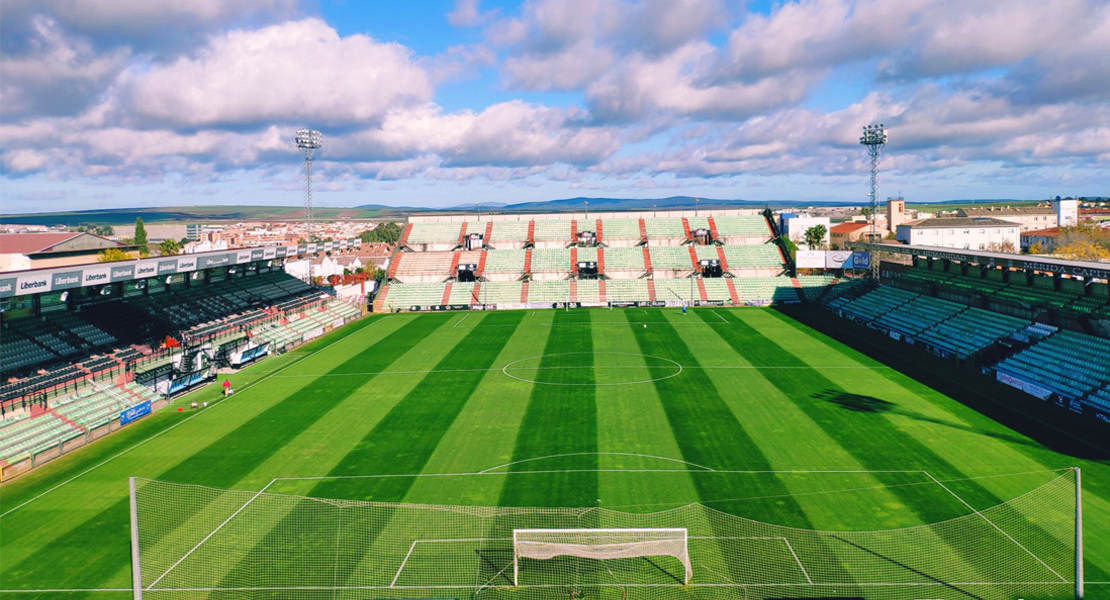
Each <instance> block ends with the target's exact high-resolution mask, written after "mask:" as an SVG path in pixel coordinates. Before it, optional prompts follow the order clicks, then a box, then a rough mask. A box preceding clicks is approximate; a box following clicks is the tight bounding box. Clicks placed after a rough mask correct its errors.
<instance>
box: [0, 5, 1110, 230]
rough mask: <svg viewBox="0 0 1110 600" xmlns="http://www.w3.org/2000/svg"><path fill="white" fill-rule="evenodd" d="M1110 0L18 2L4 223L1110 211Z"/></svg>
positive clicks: (6, 127) (4, 70)
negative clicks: (875, 159) (876, 129)
mask: <svg viewBox="0 0 1110 600" xmlns="http://www.w3.org/2000/svg"><path fill="white" fill-rule="evenodd" d="M1108 57H1110V3H1107V2H1105V1H1103V0H1062V1H1061V2H1054V3H1045V2H1043V1H1040V0H979V1H977V2H972V3H969V2H965V1H960V0H869V1H868V0H863V1H858V0H800V1H797V2H767V1H758V2H755V1H753V2H742V1H731V2H730V1H725V0H530V1H526V2H510V1H505V0H502V1H497V2H494V1H490V0H433V1H424V2H410V3H393V2H383V1H374V2H369V1H367V2H363V1H354V0H347V1H319V2H315V1H308V2H303V1H301V0H250V1H244V2H227V1H221V0H191V1H190V2H180V1H178V0H111V1H108V0H96V1H89V2H82V3H78V4H72V3H70V2H68V1H67V0H34V1H33V0H10V1H8V2H5V3H4V4H3V5H0V204H2V206H0V212H4V213H14V212H32V211H44V210H72V209H88V208H102V207H132V206H152V205H162V206H169V205H182V204H186V205H188V204H285V205H296V204H299V203H300V202H301V186H300V181H299V179H298V178H299V175H300V161H299V156H298V154H297V153H296V150H295V148H294V147H293V143H292V138H293V134H294V132H295V130H296V129H297V128H298V127H300V126H305V125H307V126H311V127H315V128H318V129H320V130H322V131H323V132H324V134H325V142H324V148H323V150H322V151H321V152H320V154H319V158H318V160H317V163H316V173H317V175H318V177H317V187H316V190H317V193H316V198H317V203H318V204H321V205H328V206H354V205H360V204H387V205H432V206H450V205H456V204H461V203H466V202H478V201H482V202H517V201H532V200H545V199H554V198H561V197H570V196H615V197H642V198H651V197H665V196H672V195H692V196H702V197H712V198H746V199H754V200H770V199H802V200H814V201H860V200H862V199H863V198H864V197H865V195H866V192H867V187H866V163H865V156H864V153H863V151H862V150H861V149H860V147H859V146H858V144H857V143H856V139H857V138H858V135H859V133H858V132H859V129H860V127H862V126H863V125H866V124H868V123H871V122H883V123H886V124H887V126H888V128H889V129H890V144H889V145H888V147H887V151H886V154H885V157H884V163H883V165H884V176H883V182H884V188H883V191H884V195H891V194H894V193H897V192H899V191H900V192H901V193H902V194H903V195H905V196H906V198H907V199H909V200H911V201H915V200H920V201H934V200H946V199H954V198H1044V197H1049V196H1055V195H1072V194H1080V195H1107V194H1110V168H1108V167H1110V85H1107V84H1106V82H1107V81H1110V58H1108Z"/></svg>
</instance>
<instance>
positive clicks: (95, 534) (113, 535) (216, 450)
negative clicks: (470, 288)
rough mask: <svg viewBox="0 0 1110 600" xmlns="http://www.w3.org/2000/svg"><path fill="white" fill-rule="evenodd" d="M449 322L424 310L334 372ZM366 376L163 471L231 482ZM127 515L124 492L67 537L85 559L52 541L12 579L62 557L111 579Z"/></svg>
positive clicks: (258, 419)
mask: <svg viewBox="0 0 1110 600" xmlns="http://www.w3.org/2000/svg"><path fill="white" fill-rule="evenodd" d="M446 321H447V317H446V316H445V315H428V316H423V317H419V318H417V319H415V320H413V321H412V322H410V323H408V324H406V325H404V326H403V327H401V328H400V329H398V330H397V332H396V333H395V334H394V336H392V337H390V338H386V339H383V340H381V341H379V342H377V343H376V344H374V345H372V346H370V347H369V348H367V349H365V350H364V351H362V352H361V353H359V354H357V355H355V356H353V357H351V358H350V359H348V360H347V361H346V362H344V363H342V364H340V365H338V366H337V367H336V368H335V369H333V370H332V371H331V373H335V374H341V373H360V372H364V371H380V370H382V369H384V368H385V367H387V366H389V364H391V363H392V362H393V361H395V360H396V359H397V358H398V357H399V356H401V355H402V354H403V353H404V351H405V350H407V349H408V348H409V347H411V346H414V345H416V344H417V343H419V341H420V340H422V339H424V337H425V336H426V335H428V334H429V333H431V332H432V331H434V330H435V329H436V328H438V327H440V326H441V325H443V324H444V323H445V322H446ZM366 380H367V376H365V375H357V374H356V375H351V376H349V377H326V378H320V379H317V380H314V381H312V382H311V383H310V384H308V385H307V386H305V387H304V388H302V389H301V390H299V391H298V392H297V393H295V394H293V395H292V396H290V397H288V398H285V399H283V400H282V401H280V402H278V403H277V404H274V405H273V406H271V407H270V408H268V409H266V410H265V411H263V412H262V413H260V414H258V415H257V416H255V417H254V418H252V419H250V420H249V421H247V422H245V423H243V424H242V425H240V426H239V427H238V428H236V429H234V430H232V431H231V432H229V433H227V434H226V435H224V436H223V437H221V438H219V439H218V440H216V441H214V442H213V443H212V444H209V445H208V446H207V447H206V448H204V449H203V450H201V451H200V452H197V453H196V454H193V455H192V456H190V457H189V458H188V459H186V460H184V461H182V462H181V463H179V464H178V465H176V466H174V467H172V468H171V469H169V470H167V471H165V472H164V473H162V474H161V475H160V476H159V477H160V479H164V480H166V481H180V482H185V483H200V484H203V485H208V486H211V487H230V486H232V485H234V484H235V482H236V481H238V480H239V479H240V478H241V477H243V476H244V475H246V474H247V473H250V472H251V470H253V469H254V468H255V467H256V466H258V465H259V464H261V463H262V462H263V461H265V460H266V459H267V458H269V457H270V456H271V455H273V454H274V453H276V452H278V451H280V450H281V448H282V447H283V446H285V444H286V443H288V442H289V441H290V440H292V439H293V438H295V437H296V436H297V435H299V434H300V433H301V432H303V431H304V430H305V429H307V428H308V427H309V426H310V425H312V423H314V422H316V420H317V419H319V418H321V417H322V416H323V415H324V414H325V413H326V412H327V411H328V410H330V409H332V408H334V407H335V406H337V405H338V404H339V402H340V401H341V400H342V399H343V398H345V397H346V396H347V395H350V394H351V393H353V392H354V391H355V390H356V389H358V387H359V386H360V385H362V384H363V383H365V381H366ZM127 515H128V500H127V498H124V499H122V500H120V501H118V502H116V503H115V504H113V505H112V506H110V507H108V508H106V509H105V510H103V511H102V512H100V513H99V514H97V515H95V516H94V517H92V518H90V519H88V520H87V521H85V522H84V523H83V524H82V525H80V526H78V527H77V528H75V529H74V530H73V531H72V532H71V533H70V534H69V535H68V536H67V538H66V544H65V545H66V547H67V548H69V549H72V548H74V547H79V548H82V550H83V552H82V558H83V560H80V561H77V560H71V559H62V560H57V558H58V557H57V553H58V549H57V548H55V547H54V546H53V545H51V546H46V547H43V548H42V549H40V550H39V551H38V552H36V553H35V554H32V555H31V556H29V557H28V558H27V559H25V560H24V561H22V562H21V563H20V564H19V565H17V566H16V567H15V568H13V569H12V570H10V571H9V572H8V575H7V577H8V578H9V579H8V581H9V582H10V581H12V580H16V581H18V580H19V578H20V577H21V576H22V575H27V574H30V573H33V572H35V569H36V568H38V569H41V566H42V565H43V564H47V563H48V562H49V561H53V562H54V563H56V566H55V567H54V568H55V569H56V570H58V569H60V570H64V571H65V573H64V576H65V577H66V578H67V579H69V578H74V579H77V580H80V579H81V578H82V577H98V580H97V582H96V584H95V585H97V586H99V585H104V584H105V582H106V581H109V580H110V577H111V576H112V575H114V573H115V569H114V568H113V565H120V564H127V563H128V562H129V560H130V559H129V554H128V553H129V549H128V547H127V543H126V540H127V539H128V533H127V531H128V528H129V519H128V517H127ZM163 533H168V532H163ZM105 540H118V543H105ZM67 558H68V557H67ZM71 580H72V579H71ZM29 585H37V583H29Z"/></svg>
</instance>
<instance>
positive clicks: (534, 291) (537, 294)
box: [528, 280, 570, 302]
mask: <svg viewBox="0 0 1110 600" xmlns="http://www.w3.org/2000/svg"><path fill="white" fill-rule="evenodd" d="M528 301H529V302H569V301H570V282H569V281H550V280H549V281H532V282H530V283H529V284H528Z"/></svg>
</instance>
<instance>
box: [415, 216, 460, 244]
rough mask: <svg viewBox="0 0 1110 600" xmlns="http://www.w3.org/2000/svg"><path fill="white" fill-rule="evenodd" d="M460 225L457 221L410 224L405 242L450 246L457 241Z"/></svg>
mask: <svg viewBox="0 0 1110 600" xmlns="http://www.w3.org/2000/svg"><path fill="white" fill-rule="evenodd" d="M461 230H462V224H461V223H459V222H458V221H421V222H417V223H413V224H412V230H411V231H409V237H408V239H407V240H406V242H407V243H408V244H410V245H412V244H436V243H439V244H451V245H454V244H456V243H457V242H458V241H459V232H460V231H461Z"/></svg>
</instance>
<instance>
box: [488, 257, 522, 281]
mask: <svg viewBox="0 0 1110 600" xmlns="http://www.w3.org/2000/svg"><path fill="white" fill-rule="evenodd" d="M527 255H528V252H527V251H526V250H490V251H488V252H486V266H485V269H484V273H486V274H495V273H514V274H516V275H517V278H519V277H520V275H522V274H523V273H524V258H525V257H526V256H527Z"/></svg>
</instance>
